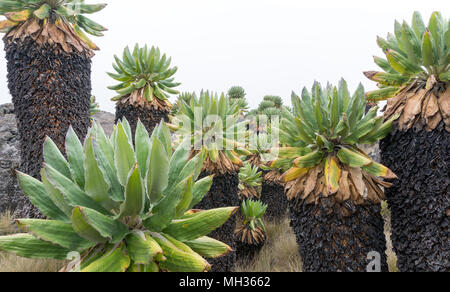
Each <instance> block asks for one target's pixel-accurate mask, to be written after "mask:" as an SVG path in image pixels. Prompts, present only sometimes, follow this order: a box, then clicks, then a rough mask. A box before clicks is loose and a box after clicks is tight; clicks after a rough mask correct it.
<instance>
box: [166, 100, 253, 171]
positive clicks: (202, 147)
mask: <svg viewBox="0 0 450 292" xmlns="http://www.w3.org/2000/svg"><path fill="white" fill-rule="evenodd" d="M179 107H180V108H179V112H178V114H177V115H175V116H171V117H170V123H169V127H170V129H171V130H172V131H173V132H174V133H175V135H176V143H178V144H182V143H186V145H187V146H188V147H190V148H191V149H192V153H193V154H196V153H203V154H204V155H205V156H206V161H205V164H204V167H203V169H204V170H205V171H207V172H208V173H217V174H220V175H224V174H227V173H234V172H238V171H239V169H240V167H242V166H243V163H242V160H241V158H240V157H239V156H240V155H249V154H250V152H249V151H248V150H246V149H245V145H244V143H243V142H245V139H246V135H247V131H246V124H247V122H246V121H243V122H238V120H239V117H240V113H241V109H240V108H239V106H238V105H237V104H236V103H232V102H231V101H230V100H229V99H228V98H227V97H226V96H225V95H224V94H221V95H220V96H219V95H217V94H214V93H210V92H209V91H202V92H201V93H200V97H198V98H197V96H195V95H194V96H192V98H191V99H190V100H189V102H186V101H184V100H179ZM240 141H242V142H240Z"/></svg>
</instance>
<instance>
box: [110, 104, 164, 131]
mask: <svg viewBox="0 0 450 292" xmlns="http://www.w3.org/2000/svg"><path fill="white" fill-rule="evenodd" d="M123 118H126V119H127V121H128V122H129V123H130V126H131V132H132V133H133V139H134V134H135V132H136V126H137V122H138V120H139V119H140V120H141V122H142V124H143V125H144V126H145V128H146V129H147V131H148V132H149V134H150V135H151V134H152V132H153V129H154V128H155V127H156V126H158V125H159V123H161V121H165V122H168V121H169V111H164V110H157V109H155V108H147V107H141V106H139V107H137V106H134V105H131V104H129V103H121V102H118V103H117V105H116V120H115V123H117V122H118V121H119V120H121V119H123Z"/></svg>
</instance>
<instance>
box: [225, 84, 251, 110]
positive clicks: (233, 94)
mask: <svg viewBox="0 0 450 292" xmlns="http://www.w3.org/2000/svg"><path fill="white" fill-rule="evenodd" d="M246 95H247V94H246V93H245V90H244V88H242V87H241V86H233V87H231V88H230V89H229V90H228V97H229V98H230V100H231V102H235V103H237V104H238V106H239V108H240V109H241V110H242V111H243V112H245V111H247V110H248V102H247V100H246V99H245V96H246Z"/></svg>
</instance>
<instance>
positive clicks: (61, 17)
mask: <svg viewBox="0 0 450 292" xmlns="http://www.w3.org/2000/svg"><path fill="white" fill-rule="evenodd" d="M106 5H107V4H86V3H85V2H84V0H58V1H57V0H1V1H0V15H3V16H5V17H6V20H2V21H0V32H2V33H7V34H8V35H9V33H10V32H11V33H12V32H13V30H15V29H16V30H15V31H14V33H15V35H16V36H17V37H25V36H30V37H32V38H33V39H35V40H36V41H37V42H41V41H42V40H43V39H44V35H45V36H50V38H51V39H52V40H53V41H54V43H57V44H60V45H61V46H62V48H63V49H64V51H66V52H67V53H70V52H72V48H71V47H70V46H69V45H68V43H70V44H71V45H73V47H75V48H76V49H77V50H78V51H80V52H82V51H87V52H88V53H89V51H90V50H98V49H99V48H98V47H97V45H95V44H94V43H93V42H92V41H91V40H90V39H89V38H88V37H87V36H86V34H85V33H88V34H90V35H93V36H103V32H104V31H106V30H107V29H106V28H105V27H103V26H102V25H100V24H98V23H96V22H95V21H93V20H92V19H90V18H88V17H86V16H85V15H86V14H92V13H96V12H98V11H100V10H102V9H103V8H105V7H106ZM48 24H52V25H50V26H47V25H48ZM53 24H54V25H55V26H53ZM44 30H45V32H44ZM39 31H41V33H38V34H36V33H37V32H39ZM41 34H43V35H42V36H41ZM13 37H15V36H13ZM89 54H90V53H89Z"/></svg>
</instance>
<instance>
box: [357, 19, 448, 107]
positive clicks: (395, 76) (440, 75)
mask: <svg viewBox="0 0 450 292" xmlns="http://www.w3.org/2000/svg"><path fill="white" fill-rule="evenodd" d="M377 42H378V46H379V47H380V48H381V49H382V50H383V53H384V54H385V55H386V59H383V58H380V57H374V60H375V63H376V64H377V65H378V66H379V67H380V68H381V69H383V71H384V72H375V71H370V72H365V75H366V76H367V77H368V78H369V79H371V80H373V81H376V82H378V84H379V87H380V89H379V90H376V91H372V92H369V93H368V94H367V97H368V99H370V100H373V101H380V100H385V99H388V98H390V97H393V96H395V95H396V94H397V93H398V92H399V90H401V89H402V88H404V87H405V86H409V85H411V84H412V83H414V82H419V83H421V84H423V86H425V85H426V84H427V82H428V83H430V82H431V83H433V82H434V81H433V80H430V78H433V79H435V80H436V81H437V82H442V83H448V82H449V81H450V22H449V20H448V19H445V18H443V17H442V15H441V13H439V12H434V13H433V14H432V15H431V18H430V21H429V23H428V26H425V24H424V22H423V19H422V16H421V15H420V13H419V12H415V13H414V15H413V18H412V25H411V26H410V25H409V24H408V23H407V22H403V24H400V23H399V22H397V21H396V22H395V32H394V34H391V33H389V34H388V36H387V39H383V38H381V37H378V40H377Z"/></svg>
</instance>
